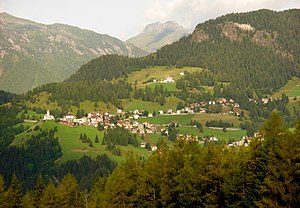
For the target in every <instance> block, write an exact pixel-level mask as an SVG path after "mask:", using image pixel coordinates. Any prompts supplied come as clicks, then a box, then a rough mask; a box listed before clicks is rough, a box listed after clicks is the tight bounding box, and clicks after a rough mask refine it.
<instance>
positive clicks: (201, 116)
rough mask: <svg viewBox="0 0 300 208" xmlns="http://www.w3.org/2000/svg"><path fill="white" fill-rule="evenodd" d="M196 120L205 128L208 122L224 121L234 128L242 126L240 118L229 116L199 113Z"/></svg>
mask: <svg viewBox="0 0 300 208" xmlns="http://www.w3.org/2000/svg"><path fill="white" fill-rule="evenodd" d="M194 119H195V120H196V121H199V122H200V123H201V124H202V125H203V126H205V122H206V121H212V120H217V121H219V120H222V121H224V122H228V123H233V126H234V127H239V126H240V124H241V121H240V120H239V117H237V116H233V115H227V114H211V113H197V114H196V115H195V117H194Z"/></svg>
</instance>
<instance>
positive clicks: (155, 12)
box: [0, 0, 300, 40]
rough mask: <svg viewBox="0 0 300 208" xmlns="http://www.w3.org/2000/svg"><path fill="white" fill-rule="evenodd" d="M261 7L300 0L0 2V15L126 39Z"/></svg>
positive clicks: (299, 2)
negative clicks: (152, 26)
mask: <svg viewBox="0 0 300 208" xmlns="http://www.w3.org/2000/svg"><path fill="white" fill-rule="evenodd" d="M261 8H267V9H273V10H284V9H289V8H300V0H0V12H7V13H10V14H12V15H15V16H17V17H21V18H25V19H30V20H33V21H36V22H40V23H45V24H52V23H65V24H70V25H74V26H78V27H81V28H85V29H90V30H93V31H95V32H98V33H102V34H109V35H111V36H114V37H117V38H120V39H122V40H126V39H127V38H129V37H132V36H134V35H136V34H138V33H140V32H142V30H143V29H144V27H145V25H146V24H149V23H153V22H158V21H160V22H165V21H169V20H172V21H176V22H178V23H180V24H181V25H183V26H184V27H186V28H188V29H190V30H192V29H194V27H195V26H196V25H197V24H198V23H200V22H203V21H205V20H208V19H210V18H215V17H217V16H220V15H223V14H226V13H231V12H241V11H249V10H257V9H261Z"/></svg>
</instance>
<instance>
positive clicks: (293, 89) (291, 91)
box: [272, 77, 300, 98]
mask: <svg viewBox="0 0 300 208" xmlns="http://www.w3.org/2000/svg"><path fill="white" fill-rule="evenodd" d="M282 93H284V94H286V95H287V96H289V97H291V98H293V97H298V96H300V78H298V77H293V78H292V79H291V80H289V81H288V83H287V84H286V85H285V86H284V87H283V88H281V89H280V90H279V91H278V92H275V93H274V94H273V95H272V97H273V98H281V95H282Z"/></svg>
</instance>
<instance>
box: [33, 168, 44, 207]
mask: <svg viewBox="0 0 300 208" xmlns="http://www.w3.org/2000/svg"><path fill="white" fill-rule="evenodd" d="M44 190H45V184H44V180H43V177H42V175H41V174H39V176H38V177H37V180H36V184H35V187H34V191H33V199H34V206H35V207H40V204H41V197H42V195H43V194H44Z"/></svg>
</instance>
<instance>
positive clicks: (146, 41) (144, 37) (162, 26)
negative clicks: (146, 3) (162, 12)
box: [127, 21, 188, 53]
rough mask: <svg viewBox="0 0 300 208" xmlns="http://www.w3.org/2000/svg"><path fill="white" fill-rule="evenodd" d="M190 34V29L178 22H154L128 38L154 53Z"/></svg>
mask: <svg viewBox="0 0 300 208" xmlns="http://www.w3.org/2000/svg"><path fill="white" fill-rule="evenodd" d="M187 34H188V30H187V29H185V28H184V27H183V26H181V25H179V24H177V23H176V22H171V21H169V22H165V23H159V22H157V23H153V24H149V25H147V26H146V27H145V29H144V31H143V32H142V33H141V34H139V35H137V36H135V37H132V38H130V39H129V40H127V42H129V43H132V44H134V45H135V46H137V47H139V48H141V49H143V50H145V51H147V52H149V53H153V52H155V51H156V50H157V49H159V48H161V47H163V46H165V45H167V44H171V43H173V42H175V41H177V40H179V39H180V38H181V37H183V36H185V35H187Z"/></svg>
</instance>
